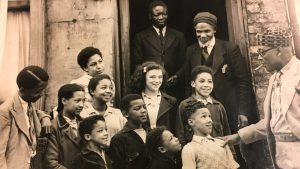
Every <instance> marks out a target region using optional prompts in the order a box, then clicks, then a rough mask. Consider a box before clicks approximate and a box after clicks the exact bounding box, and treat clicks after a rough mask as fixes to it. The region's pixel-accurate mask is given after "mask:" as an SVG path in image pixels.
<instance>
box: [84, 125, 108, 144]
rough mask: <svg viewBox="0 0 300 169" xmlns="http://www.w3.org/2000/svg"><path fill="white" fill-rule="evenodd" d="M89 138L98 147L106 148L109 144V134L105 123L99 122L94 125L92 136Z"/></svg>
mask: <svg viewBox="0 0 300 169" xmlns="http://www.w3.org/2000/svg"><path fill="white" fill-rule="evenodd" d="M88 135H89V136H88V138H89V140H90V141H92V142H93V143H94V144H95V145H97V146H104V147H105V146H106V145H107V143H108V132H107V127H106V124H105V122H104V121H101V120H98V121H97V123H96V124H94V128H93V130H92V131H91V134H88Z"/></svg>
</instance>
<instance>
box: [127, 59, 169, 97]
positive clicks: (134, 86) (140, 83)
mask: <svg viewBox="0 0 300 169" xmlns="http://www.w3.org/2000/svg"><path fill="white" fill-rule="evenodd" d="M150 70H161V71H162V74H163V82H162V86H161V88H162V87H163V85H164V84H165V81H166V80H167V79H168V75H167V72H166V71H165V69H164V68H163V67H162V66H161V65H160V64H158V63H156V62H144V63H143V64H142V65H139V66H138V67H137V68H136V70H135V71H134V73H133V75H132V76H131V79H130V81H129V82H130V83H129V87H130V88H131V90H132V92H134V93H138V94H140V93H142V91H143V90H145V88H146V73H147V72H149V71H150Z"/></svg>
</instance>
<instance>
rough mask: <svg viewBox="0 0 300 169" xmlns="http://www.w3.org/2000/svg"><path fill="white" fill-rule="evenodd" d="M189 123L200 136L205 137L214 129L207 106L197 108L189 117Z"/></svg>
mask: <svg viewBox="0 0 300 169" xmlns="http://www.w3.org/2000/svg"><path fill="white" fill-rule="evenodd" d="M188 123H189V125H190V126H191V127H192V128H193V129H194V131H197V133H198V134H200V136H203V137H205V136H207V135H208V134H210V133H211V131H212V120H211V117H210V112H209V110H208V109H207V108H201V109H197V110H196V112H195V113H194V114H192V116H191V117H190V118H189V120H188ZM195 133H196V132H195Z"/></svg>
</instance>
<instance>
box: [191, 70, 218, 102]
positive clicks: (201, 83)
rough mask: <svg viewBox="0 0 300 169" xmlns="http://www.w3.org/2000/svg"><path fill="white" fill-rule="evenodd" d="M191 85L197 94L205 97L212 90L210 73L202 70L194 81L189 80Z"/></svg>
mask: <svg viewBox="0 0 300 169" xmlns="http://www.w3.org/2000/svg"><path fill="white" fill-rule="evenodd" d="M191 86H192V87H193V88H195V91H196V93H197V94H198V95H200V96H201V97H203V98H207V97H208V96H209V95H210V93H211V92H212V90H213V86H214V84H213V79H212V76H211V74H209V73H206V72H203V73H200V74H198V75H197V77H196V79H195V81H192V82H191Z"/></svg>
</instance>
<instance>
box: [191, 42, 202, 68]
mask: <svg viewBox="0 0 300 169" xmlns="http://www.w3.org/2000/svg"><path fill="white" fill-rule="evenodd" d="M194 47H195V48H194V50H193V52H192V55H191V57H190V65H191V69H192V68H194V67H196V66H198V65H201V63H202V57H201V49H200V46H199V44H198V43H196V44H195V46H194Z"/></svg>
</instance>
